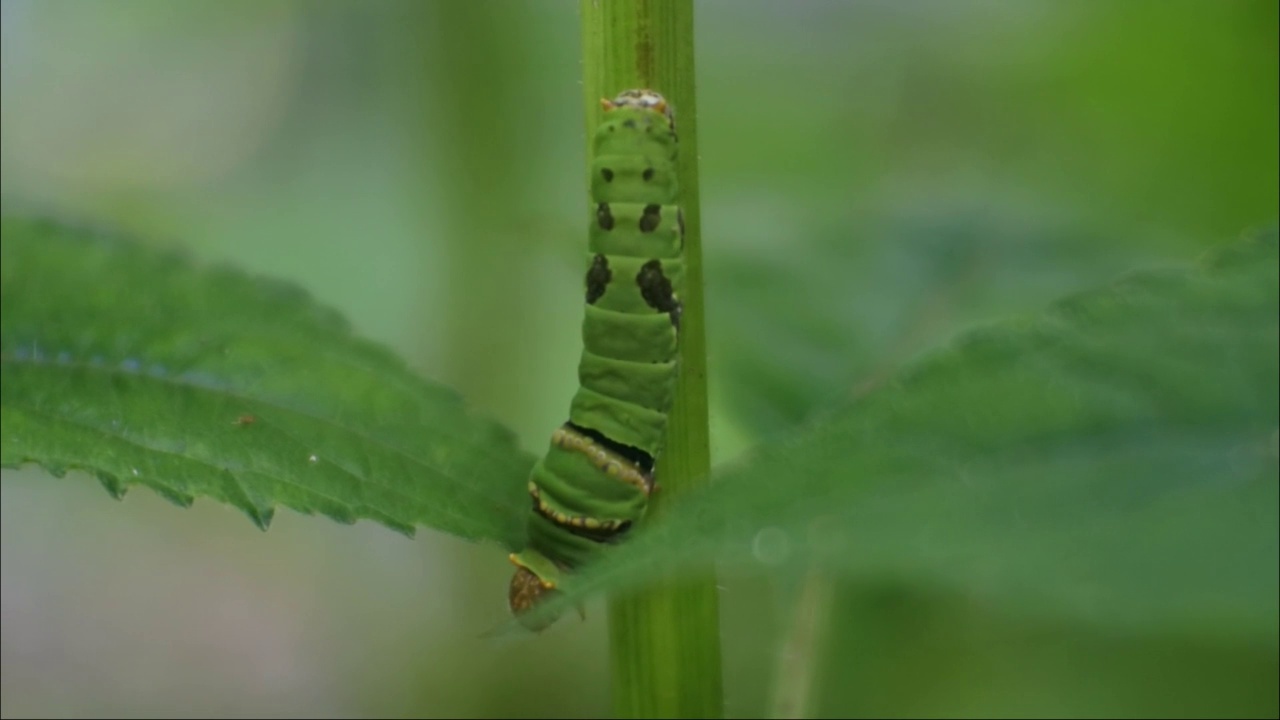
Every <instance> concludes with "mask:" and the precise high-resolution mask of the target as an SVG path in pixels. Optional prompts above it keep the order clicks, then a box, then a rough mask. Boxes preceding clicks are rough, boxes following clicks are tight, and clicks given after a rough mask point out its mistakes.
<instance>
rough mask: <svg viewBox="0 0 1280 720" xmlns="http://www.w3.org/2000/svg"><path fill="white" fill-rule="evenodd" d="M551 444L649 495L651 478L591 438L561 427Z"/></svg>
mask: <svg viewBox="0 0 1280 720" xmlns="http://www.w3.org/2000/svg"><path fill="white" fill-rule="evenodd" d="M551 443H552V444H553V445H555V446H556V447H559V448H564V449H565V450H571V451H573V452H576V453H579V454H581V455H584V456H586V458H587V459H588V460H590V461H591V464H592V465H594V466H595V467H596V469H598V470H600V471H601V472H603V473H605V474H606V475H608V476H609V477H611V478H615V479H618V480H621V481H622V482H624V483H627V484H628V485H632V486H634V487H636V488H638V489H639V490H641V491H643V492H644V494H645V495H648V494H649V486H650V483H649V478H647V477H646V476H645V474H644V473H642V472H640V469H639V468H637V467H636V466H635V465H634V464H633V463H631V461H629V460H627V459H625V458H623V457H622V456H620V455H618V454H616V453H614V452H612V451H610V450H609V449H608V448H605V447H603V446H601V445H599V444H598V443H596V442H595V441H594V440H592V439H591V438H589V437H587V436H585V435H582V434H581V433H576V432H574V431H572V430H569V429H568V428H565V427H564V426H561V427H558V428H556V431H555V432H553V433H552V434H551Z"/></svg>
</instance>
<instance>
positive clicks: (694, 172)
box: [581, 0, 724, 718]
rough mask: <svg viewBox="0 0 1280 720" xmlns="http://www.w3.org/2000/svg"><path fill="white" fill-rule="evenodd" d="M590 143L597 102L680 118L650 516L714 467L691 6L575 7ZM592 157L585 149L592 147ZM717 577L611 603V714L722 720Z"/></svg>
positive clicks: (706, 574) (653, 0)
mask: <svg viewBox="0 0 1280 720" xmlns="http://www.w3.org/2000/svg"><path fill="white" fill-rule="evenodd" d="M581 7H582V28H583V68H584V72H583V74H584V83H583V85H584V91H585V93H586V95H585V98H584V99H585V101H586V112H587V129H588V137H589V136H590V131H591V130H592V129H594V128H595V127H596V125H597V124H598V123H599V120H600V112H601V109H600V99H601V98H612V97H613V96H614V95H616V94H617V93H618V92H619V91H621V90H625V89H628V88H651V89H653V90H657V91H658V92H660V93H662V94H663V95H664V96H665V97H666V98H667V100H668V101H669V102H670V103H671V104H672V106H673V107H674V108H675V114H676V129H677V131H678V132H679V135H680V170H679V172H680V205H681V208H682V209H683V211H684V219H685V246H684V247H685V289H684V295H683V297H682V301H683V304H684V308H683V313H682V315H681V318H680V379H679V384H678V388H677V392H676V401H675V405H674V407H673V408H672V411H671V424H670V427H669V429H668V431H667V443H666V448H665V450H664V451H663V454H662V466H661V470H660V474H659V477H658V479H659V482H660V483H661V488H662V490H661V492H658V493H655V494H654V496H653V498H652V499H651V505H650V510H649V513H650V517H654V516H656V515H661V514H662V512H663V511H664V509H665V507H666V506H668V505H669V504H670V503H673V502H679V500H678V498H679V497H680V495H681V494H683V493H684V492H687V491H688V490H690V489H691V488H693V487H694V486H695V485H696V484H698V483H700V482H705V481H706V479H707V477H708V472H709V470H710V466H711V454H710V443H709V432H708V428H707V353H706V332H705V312H704V305H703V296H702V289H703V286H702V243H701V232H700V230H701V213H700V212H699V206H698V133H697V130H698V115H697V103H696V98H695V95H694V66H693V4H692V2H691V0H607V1H606V0H582V6H581ZM588 153H590V144H588ZM719 612H720V610H719V602H718V593H717V590H716V579H715V572H714V569H712V568H706V569H703V570H701V571H699V572H697V573H696V574H687V573H685V574H682V575H681V577H680V578H679V579H675V578H665V579H661V580H659V581H657V582H654V583H652V584H650V585H649V586H647V587H646V588H645V589H643V590H641V591H638V592H634V593H631V594H628V595H626V596H625V597H624V596H615V597H613V598H611V599H610V603H609V632H610V639H611V645H612V654H613V696H614V709H615V711H616V713H617V714H618V716H619V717H623V718H674V717H679V718H718V717H722V716H723V712H724V711H723V693H722V689H721V675H720V620H719Z"/></svg>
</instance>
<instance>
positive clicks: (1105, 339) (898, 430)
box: [547, 229, 1280, 644]
mask: <svg viewBox="0 0 1280 720" xmlns="http://www.w3.org/2000/svg"><path fill="white" fill-rule="evenodd" d="M1277 265H1278V264H1277V236H1276V232H1275V230H1274V229H1272V230H1269V231H1267V232H1265V233H1261V234H1258V235H1256V236H1253V237H1251V238H1248V239H1245V240H1243V241H1240V242H1238V243H1234V244H1231V245H1228V246H1226V247H1224V248H1221V249H1220V250H1219V251H1217V252H1215V253H1213V254H1211V255H1210V256H1208V257H1206V258H1205V260H1204V261H1203V262H1202V263H1200V264H1199V265H1198V266H1197V267H1193V268H1189V269H1187V268H1183V269H1167V270H1153V271H1148V272H1142V273H1134V274H1131V275H1128V276H1126V277H1123V278H1121V279H1120V280H1118V281H1116V282H1115V283H1112V284H1111V285H1110V286H1108V287H1104V288H1101V289H1098V290H1095V291H1092V292H1088V293H1082V294H1080V295H1077V296H1075V297H1072V298H1068V299H1066V300H1064V301H1061V302H1059V303H1057V304H1056V305H1055V306H1053V307H1051V308H1050V309H1048V310H1047V311H1045V312H1042V313H1040V314H1038V315H1036V316H1034V317H1031V318H1029V319H1025V320H1015V321H1010V322H1005V323H1001V324H997V325H994V326H990V327H986V328H983V329H979V330H976V331H973V332H969V333H967V334H965V335H964V336H962V337H961V338H960V339H959V340H958V341H956V342H955V343H954V344H953V345H952V346H951V347H949V348H946V349H943V350H941V351H938V352H936V353H934V354H933V355H932V356H929V357H926V358H923V359H922V360H921V361H919V362H917V363H915V364H914V365H912V366H911V367H910V368H909V369H908V370H907V371H905V372H903V373H900V374H899V375H898V376H897V377H896V378H895V379H894V380H893V381H892V382H890V383H888V384H886V385H885V386H882V387H880V388H878V389H877V390H875V391H873V392H871V393H870V394H868V395H866V396H863V397H860V398H856V399H850V400H849V401H846V403H845V404H844V406H843V407H842V408H840V409H839V410H836V411H834V412H833V413H831V414H830V415H829V416H828V417H826V418H825V419H822V420H820V421H818V422H815V423H813V424H812V425H811V426H810V427H808V428H805V429H804V430H803V431H801V432H798V433H795V434H794V435H793V437H791V438H790V439H789V440H787V441H784V442H778V443H772V444H769V445H766V446H762V447H761V448H759V450H758V452H757V453H755V454H754V456H753V457H749V458H747V459H744V460H743V461H742V462H739V463H737V464H736V465H734V466H732V467H728V468H722V469H720V471H719V475H720V477H719V478H718V482H716V483H713V484H712V485H711V486H710V487H709V488H708V489H707V491H705V492H700V493H695V494H691V495H690V496H688V501H687V502H685V503H683V504H682V505H681V506H680V507H676V508H672V510H671V512H670V513H669V514H668V515H667V516H666V517H664V518H660V519H658V520H656V521H655V522H654V523H652V524H651V526H649V527H648V528H644V529H642V530H641V531H640V532H639V533H638V534H637V536H636V537H635V538H634V539H633V540H632V541H630V542H628V543H627V544H625V545H624V546H622V547H620V548H619V549H618V551H617V552H616V553H614V554H613V555H612V556H611V557H608V558H606V559H604V560H603V561H602V562H601V563H600V564H599V565H598V566H597V567H595V568H591V569H587V570H586V571H584V573H583V574H582V575H580V576H578V578H577V583H575V584H574V585H573V586H571V587H569V588H566V589H567V592H566V593H565V597H564V598H563V604H564V606H569V605H571V604H572V603H574V602H577V601H580V600H581V598H582V596H583V595H584V594H586V593H589V592H593V591H595V590H598V589H601V588H604V587H610V588H617V587H621V586H626V585H629V584H631V583H634V582H640V581H642V580H643V578H645V577H648V576H649V575H650V573H651V572H654V571H657V570H659V569H661V568H666V569H670V568H671V567H672V566H673V565H676V566H681V565H685V564H688V563H695V562H699V561H706V560H707V559H710V558H718V559H720V560H725V561H733V562H738V563H744V564H747V565H753V566H756V567H764V568H768V567H777V566H783V565H792V564H797V565H799V566H801V567H804V566H805V564H806V563H810V562H813V563H817V564H818V565H819V566H821V567H825V568H828V569H829V570H831V571H834V572H836V573H837V574H838V575H840V576H841V577H849V578H868V577H873V576H878V577H884V576H891V577H897V578H900V579H904V580H909V581H914V582H917V583H922V584H936V583H941V584H942V586H944V587H951V588H955V589H959V590H961V591H964V592H967V593H970V594H973V595H976V596H980V597H986V598H989V599H992V600H995V601H999V602H1003V603H1006V604H1007V605H1008V606H1010V607H1017V608H1019V610H1021V611H1042V612H1045V613H1048V614H1050V615H1061V616H1065V617H1069V618H1072V619H1076V620H1085V621H1088V622H1097V623H1102V624H1109V625H1112V626H1114V627H1121V628H1126V629H1133V628H1138V627H1147V628H1150V629H1153V630H1159V629H1167V628H1170V627H1178V628H1180V629H1182V630H1187V629H1190V628H1194V629H1197V630H1201V631H1212V632H1221V633H1231V634H1235V633H1239V634H1240V635H1241V636H1244V637H1249V638H1253V639H1255V640H1257V639H1259V638H1262V639H1264V641H1266V642H1269V643H1272V644H1274V643H1275V642H1276V639H1277V637H1276V636H1277V630H1278V628H1277V624H1278V621H1277V610H1278V609H1280V600H1278V595H1280V592H1278V590H1277V587H1278V586H1280V571H1278V570H1277V568H1278V567H1280V549H1278V536H1280V517H1278V513H1280V511H1278V509H1277V508H1278V507H1280V496H1278V492H1277V482H1276V477H1277V474H1278V472H1280V466H1278V461H1277V437H1278V429H1277V428H1278V426H1280V399H1278V398H1280V380H1278V378H1280V357H1278V349H1277V348H1278V346H1280V337H1278V327H1280V310H1278V308H1280V282H1278V280H1277ZM851 394H852V393H851ZM559 605H560V603H549V604H548V608H547V609H548V610H549V611H551V612H554V611H555V610H557V609H558V606H559Z"/></svg>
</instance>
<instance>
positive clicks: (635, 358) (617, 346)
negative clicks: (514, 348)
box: [509, 90, 684, 630]
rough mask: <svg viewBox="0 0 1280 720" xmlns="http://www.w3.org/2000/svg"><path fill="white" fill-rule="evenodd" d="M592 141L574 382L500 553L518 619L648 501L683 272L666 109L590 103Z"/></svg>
mask: <svg viewBox="0 0 1280 720" xmlns="http://www.w3.org/2000/svg"><path fill="white" fill-rule="evenodd" d="M601 105H602V107H603V109H604V114H603V119H602V121H601V123H600V126H599V127H598V128H597V129H596V131H595V135H594V137H593V140H592V150H593V152H592V157H593V159H592V162H591V177H590V188H591V204H592V207H591V209H590V223H589V225H590V231H589V233H588V238H589V241H588V252H587V263H586V265H587V268H586V279H585V291H586V317H585V319H584V320H583V324H582V344H583V351H582V359H581V361H580V362H579V365H578V379H579V381H580V386H579V389H578V392H577V394H576V395H574V397H573V400H572V402H571V403H570V406H569V420H568V422H566V423H565V424H564V425H562V426H560V427H559V428H557V429H556V431H555V432H554V433H553V434H552V436H551V447H550V448H549V449H548V450H547V454H546V455H545V456H543V458H542V459H541V460H539V461H538V463H537V464H536V465H535V466H534V468H533V472H532V473H531V475H530V478H529V495H530V497H531V499H532V512H531V513H530V514H529V544H528V546H527V547H525V549H524V550H523V551H522V552H519V553H515V554H512V555H511V562H512V563H513V564H515V566H516V572H515V575H514V576H513V577H512V578H511V587H510V595H509V601H510V604H511V610H512V612H513V613H515V614H516V616H517V617H520V618H521V620H522V622H524V623H525V625H526V626H527V627H529V628H530V629H533V630H542V629H543V628H544V627H546V626H547V625H549V624H550V623H551V622H553V621H554V618H551V619H550V620H548V621H546V622H543V623H534V622H533V621H531V620H529V619H528V618H525V617H524V616H523V613H524V611H526V610H528V609H529V608H531V607H533V606H534V605H535V604H536V603H537V602H538V601H539V600H540V599H542V598H544V597H545V596H547V595H548V594H550V593H554V592H556V586H557V584H558V582H559V579H560V577H561V574H562V573H564V572H566V571H571V570H573V569H574V568H576V567H578V566H580V565H582V564H583V563H585V562H586V561H587V560H590V559H591V558H593V557H594V556H595V554H596V553H598V552H600V551H602V550H604V549H605V548H607V547H608V546H609V545H611V544H613V543H616V542H617V541H619V540H620V539H622V537H623V536H625V534H626V532H627V530H628V529H630V527H631V525H632V524H633V523H634V522H635V521H637V520H639V519H640V518H641V517H642V516H643V515H644V512H645V508H646V506H647V504H648V500H649V495H650V493H651V492H653V488H654V469H655V466H656V464H657V461H658V458H659V456H660V455H661V453H662V444H663V440H664V436H665V434H666V429H667V413H668V412H669V411H670V409H671V402H672V397H673V395H674V393H675V386H676V373H677V344H678V342H679V329H680V307H681V306H680V300H679V289H680V288H681V287H682V284H683V280H684V264H683V261H682V258H681V255H682V252H683V249H684V218H683V216H682V214H681V212H680V208H679V206H678V205H677V201H678V197H679V186H678V183H677V180H676V167H677V166H676V129H675V116H674V113H673V111H672V108H671V106H670V105H669V104H667V101H666V100H665V99H664V98H663V97H662V96H661V95H659V94H658V93H656V92H654V91H652V90H627V91H624V92H622V93H620V94H619V95H618V96H617V97H616V98H614V99H613V100H601Z"/></svg>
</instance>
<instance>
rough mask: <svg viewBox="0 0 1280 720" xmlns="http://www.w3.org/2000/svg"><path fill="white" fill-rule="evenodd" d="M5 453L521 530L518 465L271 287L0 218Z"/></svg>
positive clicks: (234, 500) (412, 383)
mask: <svg viewBox="0 0 1280 720" xmlns="http://www.w3.org/2000/svg"><path fill="white" fill-rule="evenodd" d="M2 222H3V289H2V301H3V314H2V315H0V377H2V378H3V380H2V387H3V390H2V394H0V413H2V417H3V432H0V463H2V464H3V465H4V466H6V467H15V466H18V465H20V464H22V463H25V462H35V463H39V464H40V465H42V466H43V467H45V468H46V469H48V470H49V471H50V472H52V473H54V474H55V475H59V476H60V475H62V474H63V473H64V472H65V471H66V470H68V469H73V468H77V469H84V470H88V471H90V472H92V473H93V474H95V475H96V476H97V477H98V478H99V479H100V480H101V481H102V483H103V485H105V486H106V488H107V490H108V491H109V492H111V493H112V494H113V495H116V496H120V495H123V493H124V492H125V490H126V489H127V488H128V487H129V486H130V485H134V484H141V485H146V486H148V487H150V488H152V489H154V490H155V491H156V492H158V493H160V494H161V495H163V496H165V497H167V498H169V499H170V500H173V501H174V502H176V503H178V504H180V505H184V506H186V505H190V504H191V502H192V501H193V499H194V498H195V497H197V496H208V497H211V498H214V499H217V500H221V501H223V502H227V503H230V504H232V505H234V506H235V507H237V508H239V509H241V510H243V511H244V512H245V513H247V514H248V515H249V517H250V518H251V519H252V520H253V521H254V522H255V523H257V524H258V525H259V526H260V527H263V528H265V527H266V526H267V525H268V524H269V522H270V520H271V517H272V514H273V510H274V508H275V507H276V506H277V505H284V506H286V507H290V508H293V509H294V510H297V511H299V512H304V513H314V512H319V513H323V514H325V515H327V516H329V517H331V518H333V519H335V520H338V521H340V522H346V523H350V522H355V521H356V520H357V519H360V518H369V519H373V520H377V521H379V522H381V523H383V524H385V525H387V526H389V527H391V528H394V529H397V530H400V531H402V532H405V533H408V534H412V533H413V530H414V528H415V527H417V526H418V525H426V526H429V527H433V528H436V529H439V530H443V531H445V532H449V533H453V534H455V535H459V536H462V537H464V538H469V539H489V540H495V541H497V542H499V543H502V544H503V545H506V546H508V547H519V546H520V545H522V544H523V542H522V540H523V528H522V521H523V511H524V510H525V509H526V504H525V497H524V478H525V475H526V474H527V472H528V470H529V467H530V466H531V465H532V460H531V458H530V457H529V456H528V454H526V453H524V452H521V451H520V450H519V449H518V448H517V446H516V443H515V439H514V436H513V435H512V433H510V432H508V431H507V430H505V429H504V428H502V427H500V426H499V425H497V424H495V423H493V422H491V421H489V420H485V419H482V418H478V417H475V416H473V415H472V414H470V413H469V412H468V410H467V408H466V406H465V405H463V404H462V403H461V402H460V401H459V399H458V398H457V396H456V395H455V394H454V393H453V392H452V391H450V390H448V389H446V388H443V387H441V386H438V385H435V384H433V383H429V382H426V381H424V380H422V379H420V378H418V377H416V376H415V375H414V374H413V373H412V372H410V371H409V370H408V369H407V368H406V367H405V365H404V363H403V362H402V361H400V360H398V359H397V358H396V357H394V356H393V355H392V354H391V353H390V352H388V351H386V350H385V349H383V348H381V347H379V346H376V345H374V344H372V343H370V342H367V341H364V340H361V339H359V338H357V337H355V336H354V335H353V334H352V332H351V330H350V328H349V327H348V326H347V323H346V322H345V321H344V320H343V319H342V318H341V317H339V316H338V315H337V314H336V313H334V312H333V311H331V310H329V309H326V308H324V307H321V306H319V305H317V304H316V303H315V302H314V301H312V300H311V299H310V298H309V297H308V296H307V295H306V294H305V293H304V292H303V291H301V290H299V289H298V288H295V287H293V286H291V285H287V284H284V283H280V282H276V281H272V280H266V279H261V278H254V277H250V276H248V275H245V274H243V273H241V272H239V271H237V270H234V269H229V268H198V267H196V266H195V265H193V264H192V263H190V262H188V261H186V260H184V259H182V258H180V257H178V256H176V255H172V254H166V253H161V252H159V251H156V250H153V249H148V248H146V247H143V246H141V245H138V244H134V243H130V242H127V241H125V240H122V239H119V238H114V237H107V236H105V235H103V234H102V233H97V232H89V231H86V230H83V229H75V228H71V227H68V226H66V225H63V224H59V223H57V222H53V221H48V220H43V219H35V218H28V217H20V216H8V215H7V216H5V217H4V218H3V221H2Z"/></svg>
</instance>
